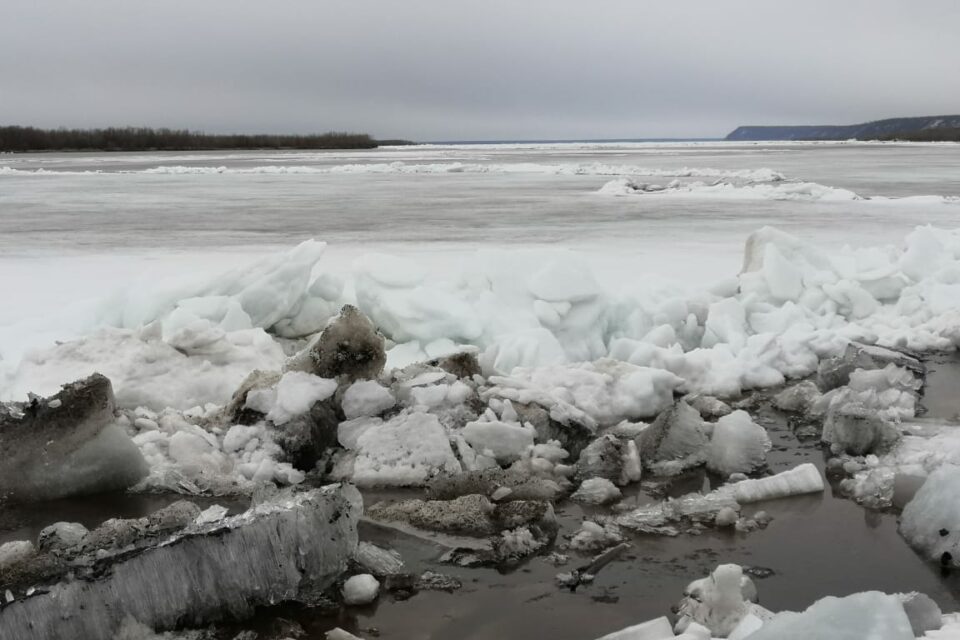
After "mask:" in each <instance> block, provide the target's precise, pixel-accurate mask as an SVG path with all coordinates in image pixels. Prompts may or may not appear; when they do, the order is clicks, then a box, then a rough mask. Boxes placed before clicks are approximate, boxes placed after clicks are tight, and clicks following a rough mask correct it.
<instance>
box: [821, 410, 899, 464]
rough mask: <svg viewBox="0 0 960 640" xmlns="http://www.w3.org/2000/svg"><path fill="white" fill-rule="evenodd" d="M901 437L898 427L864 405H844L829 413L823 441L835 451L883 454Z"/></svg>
mask: <svg viewBox="0 0 960 640" xmlns="http://www.w3.org/2000/svg"><path fill="white" fill-rule="evenodd" d="M899 437H900V433H899V432H898V431H897V429H896V427H894V426H893V425H892V424H890V423H889V422H887V421H886V420H884V419H883V418H881V417H880V416H879V415H878V414H877V413H875V412H872V411H870V410H869V409H866V408H865V407H863V406H861V405H856V404H853V405H844V406H840V407H838V408H835V409H832V410H830V411H829V412H828V413H827V418H826V420H825V421H824V424H823V435H822V436H821V438H822V440H823V442H825V443H826V444H829V445H830V449H831V451H834V452H835V453H849V454H851V455H859V456H862V455H865V454H868V453H882V452H883V451H885V450H887V449H889V448H890V447H891V446H892V445H893V444H894V443H895V442H896V441H897V439H898V438H899Z"/></svg>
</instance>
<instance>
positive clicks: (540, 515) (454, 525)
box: [366, 495, 557, 537]
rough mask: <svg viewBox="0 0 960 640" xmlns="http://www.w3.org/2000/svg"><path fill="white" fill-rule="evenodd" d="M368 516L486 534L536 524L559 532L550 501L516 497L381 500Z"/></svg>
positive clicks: (424, 527) (427, 527)
mask: <svg viewBox="0 0 960 640" xmlns="http://www.w3.org/2000/svg"><path fill="white" fill-rule="evenodd" d="M366 515H367V516H368V517H369V518H371V519H373V520H377V521H381V522H399V523H404V524H408V525H411V526H413V527H415V528H418V529H421V530H425V531H435V532H441V533H450V534H460V535H466V536H473V537H485V536H491V535H494V534H498V533H499V532H501V531H504V530H506V529H515V528H517V527H522V526H534V527H538V528H540V529H543V530H544V531H550V532H553V533H555V532H556V528H557V524H556V518H555V516H554V513H553V507H552V506H551V505H550V503H549V502H536V501H527V500H516V501H513V502H504V503H499V504H494V503H492V502H490V500H489V499H487V498H486V497H485V496H481V495H468V496H462V497H460V498H455V499H453V500H427V501H424V500H417V499H414V500H403V501H400V502H395V503H392V504H388V503H383V502H379V503H377V504H374V505H372V506H370V507H369V508H368V509H367V513H366Z"/></svg>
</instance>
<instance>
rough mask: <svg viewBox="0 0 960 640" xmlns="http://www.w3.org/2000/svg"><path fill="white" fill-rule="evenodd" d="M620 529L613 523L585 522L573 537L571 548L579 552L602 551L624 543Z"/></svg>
mask: <svg viewBox="0 0 960 640" xmlns="http://www.w3.org/2000/svg"><path fill="white" fill-rule="evenodd" d="M623 540H624V538H623V535H622V534H621V533H620V528H619V527H618V526H617V525H615V524H613V523H606V524H598V523H596V522H593V521H591V520H584V521H583V523H582V524H581V525H580V529H578V530H577V532H576V533H575V534H573V537H572V538H570V548H571V549H575V550H577V551H600V550H602V549H606V548H607V547H612V546H614V545H617V544H620V543H621V542H623Z"/></svg>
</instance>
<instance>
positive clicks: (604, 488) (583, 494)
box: [570, 478, 622, 504]
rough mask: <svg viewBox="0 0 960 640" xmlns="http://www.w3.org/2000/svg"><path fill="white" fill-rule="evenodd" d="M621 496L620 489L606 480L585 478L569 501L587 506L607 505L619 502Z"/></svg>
mask: <svg viewBox="0 0 960 640" xmlns="http://www.w3.org/2000/svg"><path fill="white" fill-rule="evenodd" d="M621 495H622V494H621V493H620V489H618V488H617V487H616V485H614V484H613V483H612V482H610V481H609V480H607V479H606V478H587V479H586V480H584V481H583V482H581V483H580V487H579V488H577V490H576V491H575V492H574V493H573V495H572V496H570V499H571V500H577V501H579V502H586V503H588V504H607V503H608V502H615V501H616V500H619V499H620V497H621Z"/></svg>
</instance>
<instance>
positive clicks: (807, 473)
mask: <svg viewBox="0 0 960 640" xmlns="http://www.w3.org/2000/svg"><path fill="white" fill-rule="evenodd" d="M823 488H824V482H823V477H822V476H821V475H820V470H819V469H817V467H816V466H815V465H814V464H813V463H810V462H806V463H804V464H801V465H797V466H796V467H794V468H792V469H788V470H787V471H781V472H780V473H778V474H776V475H773V476H768V477H766V478H757V479H754V480H742V481H740V482H736V483H734V484H729V485H724V486H723V487H721V488H720V489H718V490H717V491H716V492H715V493H727V494H729V495H731V496H732V497H733V498H734V499H735V500H736V501H737V502H738V503H740V504H749V503H751V502H760V501H762V500H775V499H777V498H786V497H789V496H796V495H802V494H804V493H817V492H820V491H823Z"/></svg>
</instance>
